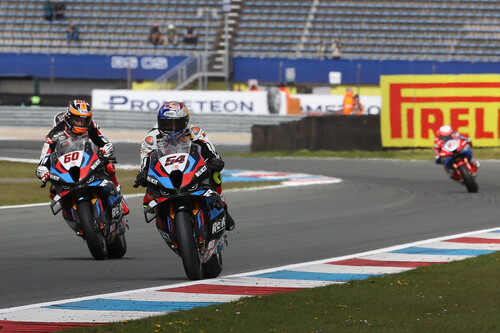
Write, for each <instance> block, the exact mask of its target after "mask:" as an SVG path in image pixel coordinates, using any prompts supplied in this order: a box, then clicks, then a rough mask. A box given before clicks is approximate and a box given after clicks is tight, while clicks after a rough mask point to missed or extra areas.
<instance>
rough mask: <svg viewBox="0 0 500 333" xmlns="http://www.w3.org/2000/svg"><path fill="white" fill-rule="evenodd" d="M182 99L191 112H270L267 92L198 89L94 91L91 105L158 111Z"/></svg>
mask: <svg viewBox="0 0 500 333" xmlns="http://www.w3.org/2000/svg"><path fill="white" fill-rule="evenodd" d="M174 100H175V101H181V102H183V103H185V104H186V106H187V107H188V109H189V110H190V112H192V113H228V114H269V110H268V106H267V92H260V91H256V92H232V91H198V90H191V91H189V90H188V91H186V90H182V91H181V90H167V91H149V90H148V91H146V90H106V89H95V90H92V107H93V108H94V109H102V110H123V111H157V110H158V108H159V107H160V105H162V104H163V102H165V101H174Z"/></svg>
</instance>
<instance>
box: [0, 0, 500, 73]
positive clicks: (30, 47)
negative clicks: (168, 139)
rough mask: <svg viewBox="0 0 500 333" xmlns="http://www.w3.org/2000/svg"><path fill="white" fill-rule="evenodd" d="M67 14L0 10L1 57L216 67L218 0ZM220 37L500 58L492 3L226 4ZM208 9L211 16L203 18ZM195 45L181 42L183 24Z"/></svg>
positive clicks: (73, 8)
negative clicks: (131, 58) (72, 30)
mask: <svg viewBox="0 0 500 333" xmlns="http://www.w3.org/2000/svg"><path fill="white" fill-rule="evenodd" d="M63 2H64V3H65V4H66V18H65V20H62V21H55V20H54V21H52V22H48V21H45V20H44V17H43V11H42V6H43V3H44V0H4V1H2V3H1V4H0V22H1V23H0V25H1V27H2V28H1V29H0V53H41V54H47V53H50V54H88V55H109V54H123V55H169V56H179V57H185V56H188V55H189V54H192V53H202V52H204V51H205V48H207V49H208V51H209V52H210V53H211V54H213V57H212V67H214V68H221V63H222V57H221V54H222V53H223V52H224V39H223V37H224V16H223V13H222V8H223V7H222V3H223V1H221V0H218V1H217V0H192V1H182V0H66V1H63ZM230 8H231V11H230V13H229V34H230V41H231V50H232V55H233V56H234V57H264V58H266V57H267V58H291V59H302V58H304V59H316V58H317V57H318V54H317V52H316V46H317V45H318V43H319V42H320V41H321V40H322V41H324V42H325V44H326V46H327V53H329V52H330V51H331V49H329V48H330V45H331V44H332V42H333V41H334V40H337V41H340V42H341V43H342V57H343V58H344V59H345V58H347V59H369V60H442V61H450V60H451V61H466V62H478V61H485V62H490V61H491V62H496V61H498V60H499V58H500V44H499V42H498V40H499V38H498V37H499V35H500V7H499V6H498V2H497V1H494V0H467V1H462V0H420V1H395V0H377V1H372V0H356V1H352V0H351V1H349V0H302V1H269V0H246V1H243V0H232V1H231V7H230ZM210 9H214V10H215V11H216V12H217V13H218V14H217V15H216V16H214V15H212V14H211V13H212V11H210ZM69 22H74V23H75V24H77V26H78V27H79V29H80V40H81V41H80V43H79V47H75V46H73V45H67V43H66V37H65V30H66V26H67V24H68V23H69ZM153 22H157V23H158V24H159V26H160V28H161V30H162V32H163V33H166V27H167V25H168V24H170V23H173V24H174V25H175V26H176V29H177V33H178V35H179V41H180V42H179V44H178V45H177V46H174V45H162V46H158V47H154V46H153V45H151V44H149V43H148V41H147V37H148V33H149V29H150V27H151V25H152V24H153ZM190 23H191V24H193V26H194V27H195V31H196V32H197V35H198V37H199V42H198V44H197V45H185V44H183V43H182V35H183V33H184V32H185V30H186V27H187V25H188V24H190Z"/></svg>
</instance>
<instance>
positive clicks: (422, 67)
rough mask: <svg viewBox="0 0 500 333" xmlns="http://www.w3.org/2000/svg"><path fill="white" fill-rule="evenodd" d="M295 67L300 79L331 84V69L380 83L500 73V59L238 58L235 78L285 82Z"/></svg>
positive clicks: (351, 80) (348, 79) (350, 78)
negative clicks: (386, 78) (428, 76)
mask: <svg viewBox="0 0 500 333" xmlns="http://www.w3.org/2000/svg"><path fill="white" fill-rule="evenodd" d="M286 68H295V82H296V83H320V84H328V83H329V81H328V73H329V72H332V71H333V72H340V73H342V83H345V84H355V83H357V82H358V73H359V83H360V84H379V83H380V76H381V75H395V74H400V75H401V74H492V73H500V63H486V62H476V63H471V62H439V61H396V60H387V61H379V60H347V59H337V60H335V59H325V60H313V59H297V60H292V59H269V58H262V59H261V58H236V59H234V80H235V81H246V80H248V79H258V80H259V82H285V69H286Z"/></svg>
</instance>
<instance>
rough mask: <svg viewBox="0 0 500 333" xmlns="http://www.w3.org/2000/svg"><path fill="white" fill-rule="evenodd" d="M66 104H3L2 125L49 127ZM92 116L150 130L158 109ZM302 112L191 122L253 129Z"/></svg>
mask: <svg viewBox="0 0 500 333" xmlns="http://www.w3.org/2000/svg"><path fill="white" fill-rule="evenodd" d="M61 111H64V108H54V107H36V108H34V107H14V106H11V107H9V106H2V107H0V119H1V121H0V126H1V127H21V126H22V127H47V126H51V125H52V122H53V119H54V116H55V115H56V114H57V113H58V112H61ZM92 117H93V118H94V119H95V120H96V121H97V122H98V123H99V125H100V126H101V127H103V128H112V129H122V130H148V129H150V128H151V127H152V125H153V124H154V123H155V122H156V112H144V111H117V110H94V111H93V115H92ZM303 117H304V116H302V115H272V114H269V115H243V114H196V113H191V114H190V122H191V123H193V124H196V125H197V126H200V127H201V128H203V129H204V130H206V131H207V132H236V133H250V132H251V131H252V126H254V125H277V124H280V123H285V122H290V121H294V120H299V119H301V118H303Z"/></svg>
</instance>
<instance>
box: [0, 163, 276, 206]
mask: <svg viewBox="0 0 500 333" xmlns="http://www.w3.org/2000/svg"><path fill="white" fill-rule="evenodd" d="M35 169H36V165H35V164H31V163H16V162H7V161H0V170H1V172H0V206H6V205H20V204H30V203H41V202H49V201H50V198H49V190H48V189H49V187H48V186H47V187H45V188H40V185H41V184H42V183H41V182H40V180H38V178H37V177H36V176H35ZM136 175H137V171H134V170H117V171H116V176H117V178H118V181H119V182H120V185H121V186H122V190H123V193H124V194H134V193H144V191H145V189H144V188H138V189H136V188H134V187H133V186H132V185H134V182H135V176H136ZM276 184H279V182H278V181H270V182H251V183H248V182H238V183H236V182H234V183H233V182H228V183H224V184H223V189H224V190H228V189H235V188H248V187H257V186H268V185H276Z"/></svg>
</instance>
